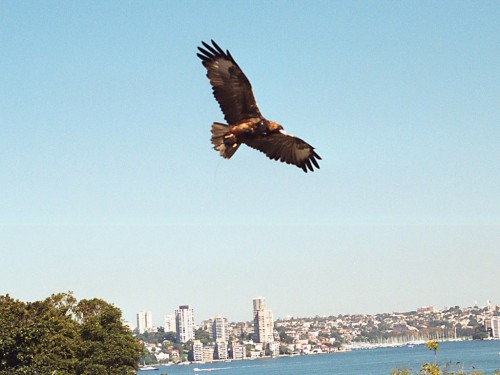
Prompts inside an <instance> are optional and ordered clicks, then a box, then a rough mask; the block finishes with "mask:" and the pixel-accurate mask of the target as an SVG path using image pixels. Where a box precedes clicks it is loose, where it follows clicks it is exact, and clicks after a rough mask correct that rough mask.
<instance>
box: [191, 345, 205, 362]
mask: <svg viewBox="0 0 500 375" xmlns="http://www.w3.org/2000/svg"><path fill="white" fill-rule="evenodd" d="M193 361H195V362H201V361H203V344H202V343H201V341H200V340H194V342H193Z"/></svg>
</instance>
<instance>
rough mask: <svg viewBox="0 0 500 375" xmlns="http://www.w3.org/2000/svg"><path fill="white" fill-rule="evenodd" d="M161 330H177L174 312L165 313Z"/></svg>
mask: <svg viewBox="0 0 500 375" xmlns="http://www.w3.org/2000/svg"><path fill="white" fill-rule="evenodd" d="M163 331H164V332H177V329H176V328H175V314H170V315H165V318H164V324H163Z"/></svg>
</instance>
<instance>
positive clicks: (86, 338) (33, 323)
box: [0, 293, 142, 375]
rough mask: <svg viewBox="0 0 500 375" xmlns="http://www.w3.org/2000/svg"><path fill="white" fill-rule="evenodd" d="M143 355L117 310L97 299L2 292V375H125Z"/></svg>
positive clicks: (0, 347) (0, 310)
mask: <svg viewBox="0 0 500 375" xmlns="http://www.w3.org/2000/svg"><path fill="white" fill-rule="evenodd" d="M141 354H142V347H141V345H140V344H139V342H138V341H137V340H136V339H135V338H134V337H133V336H132V334H131V332H130V331H129V329H128V328H126V327H125V326H123V324H122V322H121V311H120V309H118V308H117V307H115V306H113V305H111V304H109V303H107V302H105V301H103V300H101V299H92V300H85V299H84V300H81V301H80V302H77V300H76V299H75V298H74V297H73V296H72V294H71V293H59V294H53V295H52V296H50V297H48V298H46V299H45V300H43V301H36V302H22V301H19V300H15V299H13V298H11V297H10V296H9V295H8V294H7V295H5V296H0V374H34V373H39V374H49V373H53V372H56V373H57V374H78V375H84V374H109V375H111V374H129V373H135V371H136V370H137V360H138V358H139V357H140V356H141Z"/></svg>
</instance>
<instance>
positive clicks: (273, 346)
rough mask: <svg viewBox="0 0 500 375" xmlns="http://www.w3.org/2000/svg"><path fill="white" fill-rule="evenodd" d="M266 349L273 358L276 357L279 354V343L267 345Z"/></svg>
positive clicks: (274, 342)
mask: <svg viewBox="0 0 500 375" xmlns="http://www.w3.org/2000/svg"><path fill="white" fill-rule="evenodd" d="M267 348H268V349H269V353H270V354H271V356H273V357H277V356H278V355H279V354H280V343H279V342H277V341H273V342H269V343H267Z"/></svg>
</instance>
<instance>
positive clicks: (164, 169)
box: [0, 1, 500, 324]
mask: <svg viewBox="0 0 500 375" xmlns="http://www.w3.org/2000/svg"><path fill="white" fill-rule="evenodd" d="M499 19H500V3H499V2H498V1H479V2H477V1H476V2H468V1H458V2H457V1H449V2H447V1H440V2H435V1H399V2H396V1H389V2H383V1H376V2H367V1H359V2H358V1H348V2H346V1H313V2H310V1H273V2H268V1H251V2H250V1H249V2H239V1H234V2H233V1H177V2H174V1H158V2H156V1H148V2H143V1H141V2H139V1H137V2H134V1H132V2H124V1H116V2H110V1H104V2H103V1H85V2H64V1H2V2H1V3H0V171H1V173H0V251H1V264H2V271H1V272H0V294H5V293H10V294H11V295H12V296H13V297H15V298H19V299H21V300H25V301H32V300H37V299H43V298H45V297H47V296H49V295H50V294H51V293H54V292H62V291H68V290H72V291H74V293H75V296H76V297H77V298H78V299H82V298H93V297H99V298H103V299H105V300H107V301H109V302H112V303H114V304H115V305H116V306H118V307H120V308H121V309H122V310H123V313H124V317H125V318H126V319H129V320H131V321H132V322H135V313H136V312H137V311H139V310H151V311H152V312H153V316H154V320H155V322H156V323H157V324H162V317H163V315H164V314H166V313H172V312H173V310H174V309H175V308H176V307H177V306H178V305H181V304H189V305H190V306H191V307H193V308H194V309H195V315H196V321H201V320H202V319H206V318H209V317H211V316H214V315H216V314H222V315H223V316H226V317H227V318H228V319H229V320H231V321H237V320H250V319H251V309H252V298H253V297H255V296H258V295H263V296H265V297H266V298H267V302H268V305H269V307H270V308H272V309H273V311H274V314H275V316H276V317H280V316H281V317H282V316H285V315H287V314H290V315H294V316H312V315H316V314H318V315H323V314H340V313H341V314H349V313H377V312H390V311H408V310H413V309H416V308H417V307H419V306H423V305H434V306H436V307H438V308H442V307H443V306H445V305H460V306H470V305H473V304H474V301H476V300H477V301H478V303H479V304H480V305H484V304H485V303H486V300H487V299H491V300H492V302H493V303H497V304H500V290H499V288H498V286H499V285H500V258H499V254H500V194H499V192H500V147H499V145H500V24H499V22H498V20H499ZM211 38H213V39H215V40H216V41H217V42H218V43H219V44H220V45H221V46H222V47H223V48H227V49H229V50H230V51H231V53H232V55H233V56H234V57H235V59H236V61H237V62H238V63H239V65H240V66H241V67H242V69H243V70H244V71H245V73H246V74H247V76H248V77H249V79H250V81H251V82H252V85H253V88H254V93H255V96H256V98H257V101H258V103H259V106H260V109H261V111H262V113H263V114H264V115H265V116H266V117H267V118H269V119H271V120H274V121H277V122H279V123H281V124H283V125H284V126H285V129H286V130H287V131H288V132H289V133H292V134H296V135H298V136H300V137H301V138H303V139H305V140H306V141H308V142H310V143H311V144H312V145H314V146H315V147H316V149H317V151H318V153H319V154H320V155H321V156H322V158H323V160H322V162H321V169H320V170H318V171H316V172H314V173H307V174H305V173H303V172H302V171H301V170H300V169H299V168H296V167H292V166H289V165H285V164H282V163H277V162H274V161H270V160H268V159H267V158H265V156H264V155H263V154H261V153H258V152H256V151H254V150H250V149H248V148H244V147H242V148H240V149H239V151H238V152H237V154H236V155H235V156H234V157H233V158H232V159H231V160H230V161H228V160H223V159H222V158H220V157H219V155H218V154H217V153H216V152H215V151H214V150H212V149H211V144H210V141H209V137H210V124H211V123H212V122H213V121H222V120H223V116H222V114H221V112H220V110H219V108H218V106H217V104H216V102H215V100H214V99H213V98H212V95H211V88H210V85H209V82H208V80H207V79H206V77H205V70H204V69H203V67H202V65H201V64H200V62H199V60H198V58H197V57H196V47H197V46H198V45H199V43H200V41H201V40H210V39H211Z"/></svg>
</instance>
